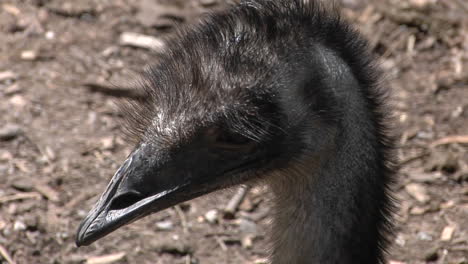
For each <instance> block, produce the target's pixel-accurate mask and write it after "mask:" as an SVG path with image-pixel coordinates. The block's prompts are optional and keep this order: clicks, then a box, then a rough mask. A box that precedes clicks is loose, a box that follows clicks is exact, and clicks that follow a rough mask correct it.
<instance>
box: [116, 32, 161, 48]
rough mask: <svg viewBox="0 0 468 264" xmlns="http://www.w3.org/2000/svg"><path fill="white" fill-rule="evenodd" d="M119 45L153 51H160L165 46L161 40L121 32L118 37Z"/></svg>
mask: <svg viewBox="0 0 468 264" xmlns="http://www.w3.org/2000/svg"><path fill="white" fill-rule="evenodd" d="M120 44H121V45H124V46H132V47H137V48H143V49H149V50H154V51H161V50H162V49H163V48H164V46H165V43H164V42H163V41H162V40H161V39H158V38H155V37H152V36H148V35H143V34H139V33H134V32H123V33H122V34H121V35H120Z"/></svg>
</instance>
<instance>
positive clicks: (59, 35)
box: [0, 0, 468, 264]
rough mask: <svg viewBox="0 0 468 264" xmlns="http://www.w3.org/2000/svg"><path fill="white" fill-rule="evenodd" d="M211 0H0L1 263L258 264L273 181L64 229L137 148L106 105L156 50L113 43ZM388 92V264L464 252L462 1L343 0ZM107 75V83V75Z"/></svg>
mask: <svg viewBox="0 0 468 264" xmlns="http://www.w3.org/2000/svg"><path fill="white" fill-rule="evenodd" d="M224 4H225V3H224V2H223V1H221V0H218V1H217V0H192V1H183V0H178V1H174V0H153V1H151V0H139V1H135V0H83V1H82V0H80V1H75V0H2V1H0V263H161V264H162V263H264V261H265V258H266V257H267V253H266V252H267V251H266V250H265V246H266V242H265V241H266V237H265V235H264V234H265V232H266V231H267V229H268V225H267V223H268V217H267V216H268V209H269V204H268V203H267V200H268V192H267V191H266V190H265V189H262V188H258V189H253V190H250V191H249V192H248V194H247V197H246V198H245V199H244V201H243V202H242V203H241V205H240V207H239V210H238V211H237V212H236V213H235V215H234V217H233V218H232V219H225V218H224V217H223V212H222V210H223V208H224V206H225V205H226V204H227V203H228V201H229V200H230V199H231V197H232V196H233V195H234V194H235V193H236V190H234V191H221V192H218V193H216V194H214V195H210V196H207V197H203V198H200V199H197V200H195V201H191V202H187V203H184V204H182V205H181V206H178V207H175V208H172V209H169V210H166V211H164V212H161V213H158V214H155V215H152V216H150V217H147V218H145V219H143V220H141V221H138V222H136V223H133V224H131V225H129V226H126V227H124V228H122V229H120V230H118V231H116V232H114V233H113V234H111V235H109V236H107V237H106V238H104V239H102V240H100V241H98V242H97V243H95V244H93V245H92V246H90V247H82V248H77V247H76V246H75V245H74V235H75V231H76V229H77V227H78V224H79V221H80V220H81V219H82V218H83V217H84V216H85V215H86V213H87V211H88V210H89V209H90V208H91V206H92V205H93V203H94V202H95V201H96V199H97V196H98V195H99V194H100V193H101V191H102V190H103V189H104V188H105V185H106V184H107V182H108V180H109V178H110V177H111V176H112V175H113V173H114V171H115V170H116V169H117V168H118V166H119V164H120V163H121V162H122V161H123V160H124V158H125V156H126V155H127V154H128V153H129V151H130V149H131V147H132V146H130V145H129V144H128V143H127V142H126V141H125V139H124V137H123V136H122V133H121V131H120V125H119V120H120V118H121V116H120V115H119V113H118V112H117V111H116V108H115V107H114V106H113V101H115V100H120V99H121V98H122V97H126V96H128V94H127V92H126V90H118V89H116V87H126V86H127V85H128V83H129V80H133V79H134V77H135V76H136V75H137V74H138V73H139V72H141V71H142V70H143V69H144V65H147V64H151V63H154V62H157V60H158V53H157V52H155V51H151V50H148V49H145V48H139V47H131V46H127V45H122V44H121V42H119V39H120V37H121V34H122V33H124V32H135V33H141V34H145V35H149V36H153V37H156V38H160V37H164V36H167V35H170V34H171V33H172V32H173V31H174V28H175V27H178V26H184V24H190V23H194V22H195V21H196V20H197V18H198V17H199V16H200V15H201V14H202V13H203V12H206V11H210V10H214V9H218V8H223V6H224ZM343 4H344V9H343V13H344V14H345V16H346V17H347V18H348V19H349V20H350V21H351V22H352V23H354V24H355V25H356V26H357V27H358V28H359V29H360V30H361V31H362V32H363V33H364V34H365V35H366V36H367V37H368V38H369V40H370V42H371V46H372V48H373V49H374V51H375V53H377V54H378V55H379V56H380V57H381V65H382V67H383V69H384V70H385V72H386V80H385V81H386V83H387V86H388V87H389V88H391V89H392V90H393V95H394V96H393V105H394V108H395V124H396V125H395V126H396V128H397V129H396V130H397V135H398V140H399V145H400V148H399V150H398V156H399V160H400V165H401V171H400V173H399V181H398V183H397V185H396V186H395V191H396V196H397V197H398V198H399V199H400V205H399V212H398V216H397V218H396V219H397V221H398V223H397V228H396V232H395V238H394V239H393V246H392V248H391V249H390V254H389V261H390V263H392V264H397V263H408V264H409V263H451V264H462V263H468V154H467V153H468V152H467V150H468V2H466V1H465V0H450V1H442V0H378V1H365V0H343ZM109 83H112V84H114V86H112V85H108V84H109Z"/></svg>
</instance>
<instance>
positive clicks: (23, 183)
mask: <svg viewBox="0 0 468 264" xmlns="http://www.w3.org/2000/svg"><path fill="white" fill-rule="evenodd" d="M11 187H13V188H15V189H16V190H18V191H22V192H30V191H32V190H33V189H34V186H33V183H32V181H31V180H30V179H27V178H17V179H14V180H13V183H12V184H11Z"/></svg>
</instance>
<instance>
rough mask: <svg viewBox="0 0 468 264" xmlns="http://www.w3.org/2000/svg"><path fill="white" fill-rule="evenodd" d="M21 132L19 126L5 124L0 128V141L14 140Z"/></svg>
mask: <svg viewBox="0 0 468 264" xmlns="http://www.w3.org/2000/svg"><path fill="white" fill-rule="evenodd" d="M21 133H23V130H22V129H21V127H20V126H18V125H15V124H6V125H5V126H3V127H2V128H0V141H8V140H12V139H15V138H16V137H17V136H19V135H21Z"/></svg>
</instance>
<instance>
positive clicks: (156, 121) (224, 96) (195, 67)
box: [77, 21, 330, 245]
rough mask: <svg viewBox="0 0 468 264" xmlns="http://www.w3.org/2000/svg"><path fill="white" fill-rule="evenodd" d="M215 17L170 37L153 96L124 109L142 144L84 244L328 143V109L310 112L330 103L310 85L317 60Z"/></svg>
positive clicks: (149, 84)
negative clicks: (213, 22) (210, 24)
mask: <svg viewBox="0 0 468 264" xmlns="http://www.w3.org/2000/svg"><path fill="white" fill-rule="evenodd" d="M216 23H218V25H220V26H219V28H217V29H211V28H210V27H202V28H201V29H198V30H197V31H195V32H188V33H187V35H185V37H184V38H182V39H178V40H177V41H174V42H171V43H170V45H169V46H171V47H172V48H170V50H169V51H168V52H167V53H166V55H164V56H163V57H162V58H161V60H160V62H159V64H158V65H157V66H153V67H151V68H150V69H149V70H148V71H147V72H146V73H145V74H144V76H143V78H142V81H141V84H142V86H143V87H144V89H143V93H144V96H143V97H142V99H140V100H138V101H136V102H133V103H131V104H130V107H126V108H125V112H126V113H127V119H128V121H129V122H128V123H129V124H128V126H127V129H128V130H129V131H130V132H132V133H133V134H136V136H137V143H136V147H135V149H134V150H133V152H132V153H131V154H130V155H129V157H128V158H127V160H126V161H125V162H124V163H123V165H122V166H121V167H120V168H119V170H118V171H117V172H116V173H115V175H114V177H113V178H112V179H111V181H110V183H109V185H108V187H107V189H106V191H105V192H104V193H103V195H102V197H101V198H100V200H99V201H98V203H97V204H96V205H95V207H94V209H92V211H91V212H90V213H89V215H88V217H87V218H86V219H85V220H84V221H83V223H82V224H81V226H80V228H79V233H78V236H77V244H78V245H86V244H90V243H92V242H93V241H95V240H97V239H99V238H101V237H103V236H105V235H106V234H108V233H110V232H112V231H113V230H115V229H117V228H119V227H120V226H122V225H125V224H127V223H129V222H132V221H134V220H137V219H139V218H142V217H144V216H146V215H148V214H151V213H154V212H157V211H160V210H163V209H165V208H168V207H170V206H174V205H176V204H178V203H180V202H183V201H187V200H190V199H192V198H195V197H198V196H201V195H204V194H207V193H210V192H212V191H215V190H218V189H222V188H226V187H230V186H233V185H235V184H239V183H244V182H248V181H249V180H253V179H259V178H261V176H262V175H266V174H267V173H268V172H270V171H274V170H277V169H281V168H283V167H285V166H286V164H288V162H290V161H291V160H294V159H297V158H298V157H300V155H301V152H302V151H304V148H305V147H304V146H306V147H307V148H308V150H309V151H310V146H314V148H317V149H318V148H320V146H321V144H322V143H321V142H322V141H323V139H324V137H323V135H325V133H326V132H325V129H323V125H318V123H319V122H321V121H322V119H321V118H316V117H317V116H314V113H315V114H316V113H317V112H320V110H319V109H316V110H317V111H311V110H313V109H314V108H321V107H325V106H326V105H327V101H326V100H321V97H320V94H318V93H316V92H315V91H312V90H310V89H308V90H307V89H305V87H306V86H307V84H308V82H310V81H311V76H309V75H308V74H306V73H305V70H304V69H306V68H308V69H310V68H311V67H313V66H311V65H307V66H304V64H310V62H311V61H313V59H312V58H308V57H307V56H309V55H303V56H302V55H301V56H298V55H297V54H299V53H300V52H299V51H300V48H299V47H295V46H293V45H291V43H288V44H284V45H283V47H279V46H278V45H280V44H281V43H275V42H274V41H275V40H267V39H266V37H262V36H264V35H263V34H257V32H256V31H258V28H255V29H245V28H244V29H243V28H241V27H237V28H233V27H232V26H231V27H228V26H225V25H223V23H224V22H223V21H216ZM270 44H271V45H270ZM273 44H274V45H273ZM297 44H298V45H300V43H297ZM319 71H320V69H317V72H319ZM302 72H304V73H302ZM286 88H287V89H286ZM324 112H326V111H324ZM327 113H330V111H328V112H327ZM305 120H307V121H305ZM314 127H320V128H321V129H320V130H319V129H314Z"/></svg>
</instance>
